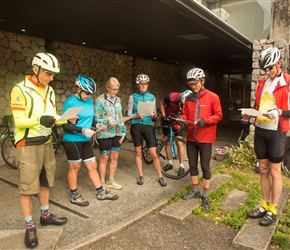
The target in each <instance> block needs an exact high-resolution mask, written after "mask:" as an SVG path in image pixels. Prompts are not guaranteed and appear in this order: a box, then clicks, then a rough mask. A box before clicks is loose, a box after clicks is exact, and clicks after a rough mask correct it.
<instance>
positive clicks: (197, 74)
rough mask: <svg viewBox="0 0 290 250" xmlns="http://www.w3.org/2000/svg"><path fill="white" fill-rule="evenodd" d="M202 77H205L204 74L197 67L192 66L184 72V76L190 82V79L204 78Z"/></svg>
mask: <svg viewBox="0 0 290 250" xmlns="http://www.w3.org/2000/svg"><path fill="white" fill-rule="evenodd" d="M204 77H205V75H204V72H203V70H202V69H199V68H193V69H191V70H190V71H188V72H187V74H186V78H187V81H188V82H190V81H198V80H200V79H201V78H204Z"/></svg>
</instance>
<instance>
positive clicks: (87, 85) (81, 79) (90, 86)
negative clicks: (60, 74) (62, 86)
mask: <svg viewBox="0 0 290 250" xmlns="http://www.w3.org/2000/svg"><path fill="white" fill-rule="evenodd" d="M76 85H77V86H78V87H79V88H81V90H82V91H85V92H88V93H91V94H93V93H95V92H96V90H97V85H96V83H95V81H94V80H93V78H90V77H87V76H84V75H78V76H77V79H76Z"/></svg>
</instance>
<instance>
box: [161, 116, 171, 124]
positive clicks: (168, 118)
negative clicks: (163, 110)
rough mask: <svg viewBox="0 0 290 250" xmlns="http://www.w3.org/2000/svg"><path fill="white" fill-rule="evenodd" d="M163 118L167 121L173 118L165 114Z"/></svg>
mask: <svg viewBox="0 0 290 250" xmlns="http://www.w3.org/2000/svg"><path fill="white" fill-rule="evenodd" d="M163 119H164V121H167V122H170V120H171V119H170V117H169V116H167V115H165V116H163Z"/></svg>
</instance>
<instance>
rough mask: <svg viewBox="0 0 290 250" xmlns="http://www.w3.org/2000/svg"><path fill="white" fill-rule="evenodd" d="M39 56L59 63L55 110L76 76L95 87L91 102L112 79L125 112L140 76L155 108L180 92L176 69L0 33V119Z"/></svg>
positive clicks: (100, 51)
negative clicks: (52, 57)
mask: <svg viewBox="0 0 290 250" xmlns="http://www.w3.org/2000/svg"><path fill="white" fill-rule="evenodd" d="M38 52H50V53H52V54H54V55H55V56H56V57H57V58H58V59H59V61H60V65H61V73H60V74H59V75H57V76H56V78H55V80H54V81H53V82H52V83H51V85H52V86H53V88H54V90H55V93H56V102H57V110H58V112H61V110H62V106H63V103H64V101H65V100H66V99H67V97H69V96H70V95H71V94H72V93H74V91H75V84H74V81H75V78H76V75H77V74H78V73H82V74H85V75H87V76H90V77H92V78H93V79H94V80H95V81H96V83H97V93H96V94H95V95H94V96H93V99H94V98H95V97H96V96H97V95H99V94H100V93H103V92H104V91H105V83H106V81H107V79H108V78H109V77H110V76H115V77H117V78H118V79H119V81H120V83H121V88H120V92H119V93H118V96H119V97H120V98H121V100H122V105H123V109H124V111H127V104H128V99H129V96H130V94H132V93H133V92H135V91H136V84H135V78H136V76H137V75H138V74H140V73H145V74H148V75H149V77H150V80H151V81H150V86H149V91H150V92H151V93H152V94H154V95H155V97H156V100H157V107H159V102H160V100H161V99H162V98H163V97H164V96H165V95H166V94H168V93H169V92H171V91H176V90H178V89H179V85H180V83H179V79H180V70H179V66H177V65H172V64H166V63H161V62H158V61H152V60H146V59H143V58H134V57H132V56H129V55H126V54H117V53H113V52H110V51H104V50H98V49H94V48H89V47H85V46H78V45H73V44H69V43H64V42H58V41H53V42H47V41H45V40H44V39H43V38H39V37H32V36H26V35H23V34H16V33H11V32H6V31H1V30H0V88H1V89H3V91H1V92H0V113H1V115H0V117H2V116H3V115H4V114H11V110H10V103H9V102H10V96H9V94H10V91H11V89H12V87H13V85H15V84H16V83H18V82H20V81H22V80H23V79H24V76H25V75H26V74H31V73H32V70H31V61H32V59H33V57H34V56H35V54H36V53H38Z"/></svg>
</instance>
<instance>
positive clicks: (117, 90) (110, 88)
mask: <svg viewBox="0 0 290 250" xmlns="http://www.w3.org/2000/svg"><path fill="white" fill-rule="evenodd" d="M110 89H111V90H114V91H119V89H113V88H111V87H110Z"/></svg>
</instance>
